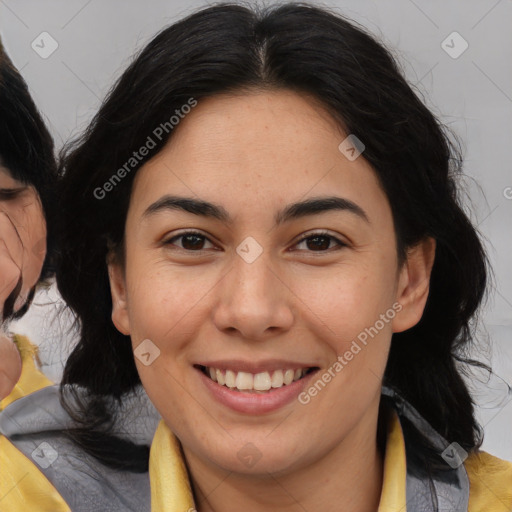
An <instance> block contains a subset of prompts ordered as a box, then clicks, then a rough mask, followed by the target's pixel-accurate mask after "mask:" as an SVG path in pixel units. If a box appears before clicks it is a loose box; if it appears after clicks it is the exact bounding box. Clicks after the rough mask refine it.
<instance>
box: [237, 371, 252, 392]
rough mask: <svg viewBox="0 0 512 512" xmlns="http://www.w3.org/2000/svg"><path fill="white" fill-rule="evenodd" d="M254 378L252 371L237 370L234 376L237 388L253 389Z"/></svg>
mask: <svg viewBox="0 0 512 512" xmlns="http://www.w3.org/2000/svg"><path fill="white" fill-rule="evenodd" d="M253 384H254V378H253V376H252V373H247V372H238V373H237V376H236V387H237V388H238V389H254V387H253Z"/></svg>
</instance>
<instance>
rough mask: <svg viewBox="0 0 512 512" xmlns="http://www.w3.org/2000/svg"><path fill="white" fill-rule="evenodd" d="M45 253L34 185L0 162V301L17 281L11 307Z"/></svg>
mask: <svg viewBox="0 0 512 512" xmlns="http://www.w3.org/2000/svg"><path fill="white" fill-rule="evenodd" d="M45 255H46V222H45V218H44V213H43V209H42V205H41V201H40V199H39V195H38V193H37V191H36V190H35V188H34V187H33V186H31V185H26V184H25V183H22V182H20V181H18V180H16V179H14V178H13V177H12V176H11V174H10V172H9V171H8V170H7V169H6V168H5V167H3V166H1V165H0V302H1V306H2V307H3V305H4V303H5V301H6V300H7V298H8V297H9V296H10V295H11V293H12V292H13V290H15V288H16V287H17V286H19V283H20V282H21V289H20V290H19V294H18V298H17V301H16V303H15V307H14V311H17V310H19V309H20V308H21V307H22V306H23V304H24V303H25V301H26V300H27V296H28V295H29V293H30V290H31V289H32V288H33V287H34V286H35V284H36V283H37V281H38V279H39V276H40V274H41V268H42V266H43V262H44V258H45Z"/></svg>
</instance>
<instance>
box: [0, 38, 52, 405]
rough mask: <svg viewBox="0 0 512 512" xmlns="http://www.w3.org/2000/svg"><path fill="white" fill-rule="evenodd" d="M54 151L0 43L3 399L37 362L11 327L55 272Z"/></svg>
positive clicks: (0, 376) (0, 347) (0, 350)
mask: <svg viewBox="0 0 512 512" xmlns="http://www.w3.org/2000/svg"><path fill="white" fill-rule="evenodd" d="M53 148H54V146H53V140H52V138H51V136H50V133H49V131H48V129H47V127H46V126H45V123H44V121H43V119H42V117H41V114H40V113H39V111H38V109H37V108H36V106H35V104H34V101H33V100H32V98H31V96H30V93H29V90H28V87H27V84H26V83H25V81H24V80H23V78H22V76H21V75H20V73H19V72H18V70H17V69H16V68H15V67H14V65H13V63H12V62H11V60H10V59H9V57H8V55H7V54H6V52H5V50H4V48H3V45H2V43H1V41H0V322H1V323H0V400H2V399H5V398H6V397H7V396H8V395H10V394H11V392H12V391H13V388H14V387H15V385H16V383H18V381H19V380H20V377H21V374H22V356H26V357H27V359H28V360H29V361H30V362H32V360H33V358H34V356H36V355H37V354H36V351H37V350H36V347H34V346H33V345H32V344H31V343H30V342H29V341H28V340H27V339H26V338H25V337H22V336H16V335H11V334H10V333H9V323H10V321H11V320H12V319H15V318H20V317H21V316H23V315H24V314H25V312H26V311H27V309H28V308H29V306H30V304H31V302H32V299H33V297H34V295H35V291H36V285H37V283H38V282H40V281H41V280H44V279H47V278H48V277H50V275H51V274H52V272H53V270H52V262H51V260H52V252H53V251H52V249H53V245H54V244H53V234H52V230H51V229H49V225H50V224H51V222H50V223H47V222H46V220H45V217H46V218H49V216H50V211H51V206H52V204H53V197H52V195H53V193H54V186H55V181H56V177H57V167H56V161H55V157H54V151H53ZM32 370H33V369H32ZM34 375H35V374H34V373H33V372H31V378H32V379H33V377H34ZM41 377H42V376H41ZM27 378H28V376H27ZM12 398H14V397H12Z"/></svg>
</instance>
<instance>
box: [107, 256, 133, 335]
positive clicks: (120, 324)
mask: <svg viewBox="0 0 512 512" xmlns="http://www.w3.org/2000/svg"><path fill="white" fill-rule="evenodd" d="M107 268H108V279H109V281H110V293H111V295H112V322H113V324H114V325H115V326H116V329H117V330H118V331H119V332H120V333H122V334H125V335H126V336H128V335H129V334H130V317H129V315H128V303H127V300H126V283H125V278H124V269H123V267H122V265H121V264H119V263H117V262H116V260H115V257H114V256H113V255H112V254H111V253H109V254H108V256H107Z"/></svg>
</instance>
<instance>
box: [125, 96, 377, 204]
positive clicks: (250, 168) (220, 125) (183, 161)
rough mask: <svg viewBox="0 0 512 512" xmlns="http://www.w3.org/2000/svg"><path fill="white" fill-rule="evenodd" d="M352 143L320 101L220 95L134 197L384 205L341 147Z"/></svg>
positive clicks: (156, 161)
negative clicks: (332, 199)
mask: <svg viewBox="0 0 512 512" xmlns="http://www.w3.org/2000/svg"><path fill="white" fill-rule="evenodd" d="M346 137H347V134H346V133H344V132H343V131H342V129H341V128H340V126H339V124H338V123H337V122H336V121H335V120H334V118H333V117H332V116H331V115H330V114H329V112H328V111H327V110H326V109H325V107H324V106H323V105H321V103H320V102H318V101H317V100H315V99H313V98H312V97H310V96H308V95H304V94H298V93H295V92H292V91H285V90H278V91H265V92H253V93H250V94H247V93H246V94H242V93H240V94H236V95H220V96H214V97H211V98H207V99H205V100H201V101H199V102H198V105H197V106H196V107H195V108H194V109H193V110H192V111H191V112H190V113H189V114H187V115H186V116H184V118H183V119H182V120H181V121H180V123H179V125H178V126H177V127H175V128H174V131H173V134H172V137H171V139H170V140H169V141H168V143H167V145H166V146H165V147H164V149H163V150H162V151H161V152H160V153H159V154H158V155H157V156H156V157H155V158H153V159H152V160H150V161H149V162H148V163H146V164H145V165H144V166H143V167H142V168H141V169H140V170H139V171H138V173H137V176H136V178H135V184H134V188H133V191H134V192H133V196H134V197H132V199H133V198H135V199H137V202H142V203H145V204H146V205H147V204H148V203H149V202H152V201H155V200H157V199H158V198H159V197H160V196H161V195H162V194H163V193H172V194H183V195H186V196H191V195H196V196H199V197H201V198H204V199H209V200H211V201H213V202H217V203H219V202H221V203H224V204H226V203H228V206H227V209H229V203H231V204H232V206H233V207H235V203H238V206H243V205H244V204H245V208H246V209H247V207H248V206H249V204H250V203H248V201H251V202H252V201H258V202H259V203H260V205H267V206H268V207H269V208H270V207H271V208H272V210H275V209H276V207H277V204H282V203H283V202H289V200H291V199H293V200H298V199H300V198H304V197H306V196H308V195H316V196H318V195H332V194H333V193H336V194H338V195H345V196H350V199H351V200H354V201H362V202H365V203H368V202H372V201H373V202H379V201H380V202H382V201H384V202H386V201H387V199H386V197H385V195H384V193H383V191H382V190H381V188H380V185H379V182H378V180H377V177H376V175H375V172H374V171H373V169H372V168H371V166H370V165H369V163H368V162H367V161H366V160H364V158H362V157H359V158H357V159H356V160H354V161H350V160H349V159H347V158H346V156H344V154H343V153H342V152H341V151H340V150H339V148H338V146H339V145H340V143H341V142H342V141H343V140H344V139H345V138H346Z"/></svg>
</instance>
